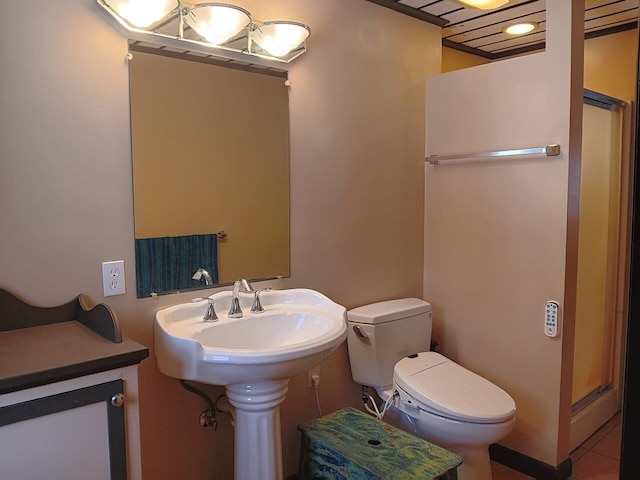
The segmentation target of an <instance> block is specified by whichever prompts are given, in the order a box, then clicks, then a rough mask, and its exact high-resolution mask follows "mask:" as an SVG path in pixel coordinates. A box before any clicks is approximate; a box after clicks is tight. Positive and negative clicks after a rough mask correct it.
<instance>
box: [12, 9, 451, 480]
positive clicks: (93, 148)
mask: <svg viewBox="0 0 640 480" xmlns="http://www.w3.org/2000/svg"><path fill="white" fill-rule="evenodd" d="M22 5H23V7H24V8H25V9H26V10H28V11H29V12H30V14H29V15H17V16H13V17H12V21H11V22H6V25H4V28H3V29H2V31H1V33H0V41H1V42H2V49H1V50H0V59H1V60H0V61H1V62H2V66H3V67H2V69H0V86H1V90H0V112H1V114H0V122H1V123H0V230H1V231H2V235H0V285H1V286H2V287H4V288H7V289H9V290H11V291H12V292H14V293H16V294H18V295H19V296H21V297H22V298H23V299H25V300H27V301H30V302H33V303H37V304H40V305H56V304H60V303H63V302H66V301H68V300H69V299H70V298H73V297H74V296H75V295H77V294H78V293H80V292H82V293H84V294H86V295H87V296H88V297H89V298H90V299H91V300H92V301H94V302H101V301H103V300H104V299H103V298H102V285H101V273H100V272H101V269H100V262H102V261H104V260H115V259H124V260H125V266H126V281H127V294H126V295H124V296H119V297H110V298H109V299H108V304H109V305H110V306H111V307H112V308H113V310H114V311H115V312H116V313H117V315H118V319H119V321H120V323H121V324H122V327H123V330H124V333H125V335H127V336H129V337H130V338H133V339H135V340H137V341H139V342H141V343H143V344H145V345H147V346H149V347H150V348H151V349H152V350H153V337H152V331H153V330H152V325H153V317H154V314H155V312H156V311H157V310H158V309H160V308H162V307H165V306H168V305H172V304H175V303H179V302H185V301H188V300H189V298H190V296H189V295H187V294H182V295H169V296H165V297H162V298H160V299H159V300H153V299H140V300H138V299H136V296H135V288H134V282H135V274H134V273H135V272H134V243H133V236H134V223H133V198H132V179H131V150H130V140H129V103H128V73H127V71H128V70H127V63H126V61H125V56H126V54H127V42H126V39H125V38H124V37H122V36H121V34H120V33H118V32H117V31H116V30H115V29H114V28H113V22H112V21H111V20H110V19H108V18H107V17H106V15H105V14H104V12H102V10H101V9H100V8H99V7H98V6H97V4H96V3H95V2H94V1H92V0H62V1H58V2H48V3H43V2H37V1H35V0H30V1H28V2H26V4H25V2H23V4H22ZM243 6H244V7H246V8H248V9H249V10H250V11H252V13H253V15H254V17H255V18H257V19H267V18H291V19H295V20H298V21H302V22H304V23H307V24H309V25H310V26H311V28H312V36H311V39H310V41H309V51H308V52H307V53H306V54H305V55H304V56H303V57H302V58H300V59H299V60H298V61H297V62H295V63H294V64H293V65H292V66H291V71H290V77H289V78H290V79H291V81H292V87H291V93H290V108H291V230H292V233H291V243H292V246H291V273H292V276H291V279H289V280H287V281H283V282H273V283H272V285H273V286H277V287H297V286H304V287H310V288H315V289H317V290H320V291H321V292H323V293H325V294H327V295H329V296H330V297H331V298H333V299H334V300H336V301H337V302H339V303H342V304H343V305H345V306H346V307H348V308H350V307H354V306H357V305H361V304H364V303H369V302H373V301H378V300H383V299H390V298H394V297H401V296H420V295H421V293H422V270H423V228H422V226H423V209H424V206H423V180H422V172H423V169H424V161H423V158H424V131H425V128H424V103H425V93H424V79H425V78H426V77H427V76H429V75H430V74H432V73H437V72H439V70H440V60H441V59H440V38H439V34H440V31H439V29H438V28H436V27H434V26H430V25H428V24H425V23H424V22H420V21H418V20H415V19H412V18H409V17H406V16H403V15H400V14H398V13H395V12H393V11H391V10H389V9H385V8H383V7H379V6H377V5H374V4H372V3H370V2H365V1H354V2H344V1H341V0H323V1H322V2H321V3H320V4H319V3H318V2H314V1H313V0H274V1H272V2H261V1H259V0H251V1H245V2H243ZM229 205H230V207H231V206H232V205H233V201H232V199H229ZM213 390H214V391H215V392H216V393H220V392H221V389H219V388H218V389H216V388H214V389H213ZM320 399H321V401H322V406H323V408H324V410H325V412H329V411H332V410H335V409H337V408H339V407H342V406H345V405H359V404H360V389H359V387H358V386H357V385H355V384H354V383H353V382H352V380H351V377H350V371H349V367H348V359H347V353H346V347H345V346H343V347H341V348H340V349H339V350H338V351H337V352H336V353H335V354H334V355H333V356H332V357H331V358H330V359H328V360H327V361H326V362H325V364H324V365H323V368H322V383H321V386H320ZM204 408H205V404H204V402H203V401H202V400H201V399H200V398H198V397H196V396H195V395H192V394H190V393H186V392H184V391H183V390H182V389H181V388H180V387H179V385H178V382H177V380H174V379H170V378H167V377H164V376H163V375H161V374H160V373H159V372H158V370H157V368H156V366H155V359H154V357H153V351H152V355H151V358H149V359H148V360H145V361H144V362H143V363H142V365H141V366H140V416H141V423H142V424H141V436H142V451H143V454H142V455H143V457H142V464H143V466H142V468H143V475H144V478H148V479H153V480H160V479H175V478H189V479H198V478H202V479H210V478H212V476H213V478H216V479H230V478H232V473H231V470H232V464H233V462H232V438H233V433H232V429H231V427H230V425H229V420H228V419H226V418H222V419H221V421H220V423H221V425H220V428H219V429H218V431H217V432H212V431H210V430H204V429H202V428H201V427H200V426H199V425H198V422H197V419H198V416H199V414H200V412H201V411H202V410H203V409H204ZM281 410H282V412H281V415H282V427H283V432H282V436H283V442H284V462H285V475H290V474H292V473H293V472H294V471H295V469H296V466H297V460H298V441H299V440H298V439H299V432H297V430H296V425H297V424H298V423H300V422H303V421H306V420H308V419H310V418H312V417H314V416H315V415H316V407H315V399H314V396H313V392H312V390H310V389H307V388H306V378H304V376H301V377H298V378H295V379H293V381H292V382H291V385H290V392H289V395H288V397H287V400H286V401H285V403H284V405H283V407H282V409H281Z"/></svg>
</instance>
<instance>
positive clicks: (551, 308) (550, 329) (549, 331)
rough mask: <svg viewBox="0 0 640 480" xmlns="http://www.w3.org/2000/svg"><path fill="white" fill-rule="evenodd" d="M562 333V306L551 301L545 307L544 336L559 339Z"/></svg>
mask: <svg viewBox="0 0 640 480" xmlns="http://www.w3.org/2000/svg"><path fill="white" fill-rule="evenodd" d="M559 332H560V304H559V303H558V302H555V301H553V300H549V301H548V302H547V303H545V305H544V334H545V335H546V336H547V337H557V336H558V333H559Z"/></svg>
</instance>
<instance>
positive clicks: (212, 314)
mask: <svg viewBox="0 0 640 480" xmlns="http://www.w3.org/2000/svg"><path fill="white" fill-rule="evenodd" d="M202 300H207V301H208V302H209V306H208V307H207V311H206V312H204V315H203V317H202V320H204V321H205V322H217V321H218V316H217V315H216V310H215V305H214V301H213V298H209V297H197V298H192V299H191V301H192V302H201V301H202Z"/></svg>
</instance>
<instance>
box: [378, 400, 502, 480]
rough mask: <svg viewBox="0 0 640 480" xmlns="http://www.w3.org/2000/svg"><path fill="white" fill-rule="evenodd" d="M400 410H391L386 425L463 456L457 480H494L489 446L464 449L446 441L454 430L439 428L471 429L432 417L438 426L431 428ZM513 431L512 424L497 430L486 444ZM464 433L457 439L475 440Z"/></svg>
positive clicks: (468, 446) (449, 440) (459, 434)
mask: <svg viewBox="0 0 640 480" xmlns="http://www.w3.org/2000/svg"><path fill="white" fill-rule="evenodd" d="M387 398H388V397H387ZM397 407H399V408H400V409H401V408H402V405H397V404H396V405H394V407H393V408H391V409H389V411H388V412H387V415H385V417H384V421H386V422H388V423H390V424H391V425H394V426H396V427H398V428H401V429H403V430H405V431H408V432H410V433H413V434H414V435H416V436H418V437H421V438H424V439H425V440H428V441H429V442H431V443H434V444H436V445H438V446H440V447H442V448H445V449H447V450H449V451H452V452H454V453H457V454H458V455H460V456H461V457H462V465H460V466H459V467H458V480H491V479H492V474H491V460H490V457H489V445H488V444H484V442H482V443H474V444H471V445H469V444H465V445H461V444H460V443H457V442H456V441H455V440H454V441H451V439H450V438H449V439H447V438H446V437H447V436H449V437H451V431H452V430H443V429H442V428H438V426H439V425H440V426H441V422H445V423H447V424H448V425H449V427H451V426H452V425H453V426H455V425H456V424H457V425H458V426H459V427H460V428H463V429H464V430H466V429H468V426H466V425H464V424H460V423H459V422H455V421H452V420H446V419H443V418H437V417H431V420H432V421H434V420H435V422H436V423H435V424H434V423H430V424H429V425H426V424H425V423H424V422H419V421H417V420H416V418H415V417H414V416H412V415H409V414H408V412H405V411H402V410H400V409H399V408H397ZM414 415H415V412H414ZM428 418H429V417H426V416H422V419H423V420H425V421H426V420H427V419H428ZM487 426H488V425H487ZM512 428H513V420H511V421H510V422H506V425H504V426H502V427H498V432H500V433H497V432H495V433H496V434H495V435H494V436H492V437H487V438H486V439H485V440H486V441H488V442H490V443H494V442H495V441H497V440H499V439H501V438H503V437H504V436H505V435H506V434H508V433H509V432H510V431H511V429H512ZM464 430H461V431H460V432H458V435H457V438H458V439H463V441H465V440H466V441H469V440H470V438H473V435H464ZM469 433H470V432H469ZM447 434H448V435H447Z"/></svg>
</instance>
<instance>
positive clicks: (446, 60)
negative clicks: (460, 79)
mask: <svg viewBox="0 0 640 480" xmlns="http://www.w3.org/2000/svg"><path fill="white" fill-rule="evenodd" d="M485 63H491V60H489V59H488V58H484V57H481V56H479V55H473V54H471V53H466V52H461V51H460V50H455V49H453V48H448V47H442V73H447V72H453V71H454V70H461V69H463V68H469V67H475V66H476V65H484V64H485Z"/></svg>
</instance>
